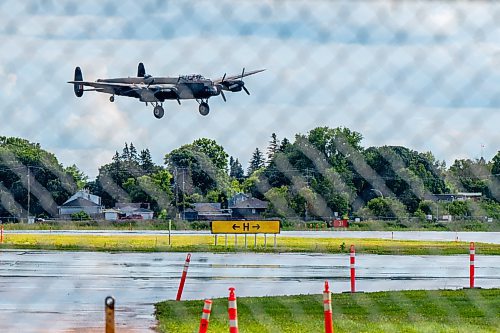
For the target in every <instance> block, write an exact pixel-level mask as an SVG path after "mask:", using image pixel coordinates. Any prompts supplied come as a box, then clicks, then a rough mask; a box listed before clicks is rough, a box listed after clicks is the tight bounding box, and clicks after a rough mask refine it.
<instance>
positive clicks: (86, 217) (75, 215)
mask: <svg viewBox="0 0 500 333" xmlns="http://www.w3.org/2000/svg"><path fill="white" fill-rule="evenodd" d="M70 216H71V220H72V221H83V220H90V215H89V214H87V213H85V212H84V211H83V210H82V211H80V212H78V213H73V214H71V215H70Z"/></svg>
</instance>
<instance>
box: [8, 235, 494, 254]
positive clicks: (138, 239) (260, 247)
mask: <svg viewBox="0 0 500 333" xmlns="http://www.w3.org/2000/svg"><path fill="white" fill-rule="evenodd" d="M351 244H354V245H355V246H356V252H357V253H370V254H409V255H428V254H431V255H452V254H468V253H469V243H467V242H435V241H433V242H427V241H396V240H382V239H361V238H358V239H341V238H300V237H279V236H278V240H277V247H276V248H274V246H273V239H272V237H268V238H267V246H264V236H259V237H258V238H257V246H254V237H253V236H250V237H248V239H247V247H246V248H245V247H244V237H243V236H239V237H238V246H237V247H235V246H234V236H230V237H228V245H227V246H225V239H224V237H219V240H218V245H217V246H215V245H214V237H213V236H210V235H173V236H172V237H171V244H170V245H169V240H168V235H165V236H144V235H112V236H102V235H88V234H87V235H54V234H52V235H51V234H42V235H35V234H8V233H6V234H4V241H3V244H0V249H2V248H3V249H8V248H10V249H48V250H87V251H142V252H160V251H161V252H234V251H240V252H245V251H248V252H272V253H273V252H276V253H283V252H314V253H347V252H349V247H350V245H351ZM476 253H477V254H478V255H500V244H489V243H488V244H487V243H476Z"/></svg>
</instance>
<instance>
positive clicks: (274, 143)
mask: <svg viewBox="0 0 500 333" xmlns="http://www.w3.org/2000/svg"><path fill="white" fill-rule="evenodd" d="M279 147H280V141H279V140H278V137H277V136H276V133H273V134H271V141H269V146H268V147H267V162H268V163H270V162H271V161H272V159H273V157H274V154H276V153H277V152H278V150H279Z"/></svg>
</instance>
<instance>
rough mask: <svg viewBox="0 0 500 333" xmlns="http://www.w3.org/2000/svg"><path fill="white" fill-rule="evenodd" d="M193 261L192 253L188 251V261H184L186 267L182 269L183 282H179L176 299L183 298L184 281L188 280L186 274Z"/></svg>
mask: <svg viewBox="0 0 500 333" xmlns="http://www.w3.org/2000/svg"><path fill="white" fill-rule="evenodd" d="M190 261H191V253H188V255H187V257H186V262H185V263H184V269H183V270H182V277H181V283H180V284H179V290H177V298H176V299H175V300H176V301H180V300H181V296H182V290H183V289H184V282H186V276H187V272H188V268H189V262H190Z"/></svg>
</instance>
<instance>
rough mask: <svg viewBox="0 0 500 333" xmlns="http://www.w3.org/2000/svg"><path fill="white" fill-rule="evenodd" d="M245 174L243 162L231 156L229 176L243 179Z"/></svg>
mask: <svg viewBox="0 0 500 333" xmlns="http://www.w3.org/2000/svg"><path fill="white" fill-rule="evenodd" d="M244 176H245V174H244V171H243V167H242V166H241V163H240V162H239V161H238V159H236V160H235V159H233V157H232V156H231V158H230V159H229V177H232V178H236V179H238V180H242V179H243V177H244Z"/></svg>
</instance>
